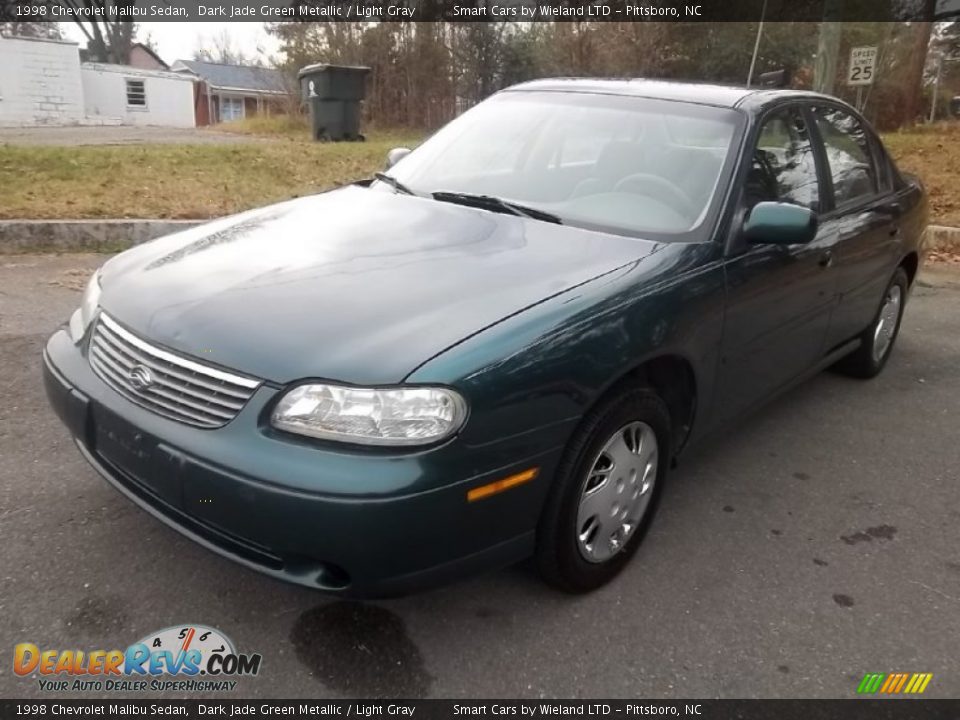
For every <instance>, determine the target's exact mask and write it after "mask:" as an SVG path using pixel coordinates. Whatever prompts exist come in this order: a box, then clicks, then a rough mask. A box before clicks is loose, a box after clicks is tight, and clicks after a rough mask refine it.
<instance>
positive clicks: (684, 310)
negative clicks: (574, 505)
mask: <svg viewBox="0 0 960 720" xmlns="http://www.w3.org/2000/svg"><path fill="white" fill-rule="evenodd" d="M724 292H725V290H724V271H723V265H722V262H721V253H720V248H719V247H718V246H717V245H715V244H712V243H703V244H674V245H671V244H665V245H664V246H663V247H662V248H661V249H659V250H658V251H657V252H655V253H653V254H651V255H649V256H647V257H646V258H643V259H642V260H639V261H637V262H636V263H634V264H632V265H629V266H627V267H624V268H621V269H620V270H618V271H617V272H615V273H611V274H608V275H605V276H603V277H601V278H598V279H596V280H594V281H592V282H589V283H587V284H586V285H584V286H582V287H580V288H578V289H577V290H576V291H574V292H571V293H567V294H565V295H563V296H560V297H557V298H554V299H552V300H550V301H547V302H544V303H541V304H540V305H537V306H535V307H533V308H530V309H529V310H527V311H525V312H523V313H519V314H518V315H516V316H514V317H511V318H508V319H507V320H505V321H503V322H501V323H499V324H498V325H496V326H494V327H491V328H489V329H487V330H485V331H484V332H482V333H480V334H478V335H476V336H474V337H471V338H469V339H467V340H465V341H464V342H462V343H460V344H458V345H456V346H454V347H452V348H450V349H448V350H447V351H445V352H444V353H442V354H440V355H438V356H437V357H435V358H433V359H431V360H430V361H428V362H427V363H425V364H424V365H422V366H421V367H419V368H417V369H416V370H415V371H414V372H413V373H411V374H410V375H409V376H408V377H407V378H406V381H408V382H417V383H444V384H449V385H452V386H454V387H456V388H457V389H458V390H460V391H461V392H462V393H463V394H464V396H465V397H466V399H467V401H468V403H469V404H470V420H469V422H468V423H467V425H466V427H465V428H464V430H463V431H462V433H461V440H462V441H463V442H464V443H465V444H466V445H467V446H474V447H477V446H483V445H486V444H489V443H492V442H495V441H497V440H501V439H503V438H504V437H510V436H515V435H524V434H528V435H529V437H530V438H531V439H533V438H536V442H537V443H544V444H545V446H546V445H556V444H564V443H566V441H567V439H568V438H569V435H570V433H571V432H572V431H573V429H574V428H575V427H576V425H577V423H578V422H579V420H580V418H581V417H582V416H583V415H584V414H585V413H586V412H587V411H588V410H589V408H590V407H591V406H592V405H593V404H594V403H595V402H596V401H597V399H598V398H599V397H601V396H602V395H603V393H604V392H605V391H607V390H608V389H609V388H610V387H611V386H612V385H614V384H615V383H616V382H618V381H619V380H620V379H622V378H623V377H624V376H625V375H627V374H628V373H630V372H632V371H633V370H635V369H636V368H637V367H638V366H640V365H642V364H643V363H644V362H645V361H647V360H649V359H652V358H655V357H659V356H662V355H678V356H680V357H683V358H685V359H687V361H688V362H689V363H690V365H691V367H692V368H693V370H694V375H695V379H696V386H697V389H698V398H697V406H698V407H699V408H701V412H699V413H698V415H699V416H700V417H701V418H703V417H705V415H706V414H709V413H705V412H704V411H705V410H706V409H707V408H708V407H709V404H710V400H712V397H713V384H714V374H715V370H716V364H717V361H718V353H719V347H720V338H721V335H722V330H723V309H724ZM704 424H705V423H704V422H700V421H698V422H696V423H695V424H694V428H693V431H692V434H691V437H693V436H695V435H698V434H700V431H701V430H702V429H703V427H704ZM531 449H532V448H531ZM544 449H545V448H544Z"/></svg>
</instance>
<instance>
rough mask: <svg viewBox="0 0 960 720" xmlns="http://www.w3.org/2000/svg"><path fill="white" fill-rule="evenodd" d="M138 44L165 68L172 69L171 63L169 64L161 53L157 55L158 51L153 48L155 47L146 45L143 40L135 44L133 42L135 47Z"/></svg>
mask: <svg viewBox="0 0 960 720" xmlns="http://www.w3.org/2000/svg"><path fill="white" fill-rule="evenodd" d="M137 46H139V47H140V48H141V49H143V50H145V51H146V52H147V53H148V54H149V55H150V57H152V58H153V59H154V60H156V61H157V62H158V63H160V64H161V65H163V69H164V70H169V69H170V65H169V64H167V63H166V61H164V59H163V58H162V57H160V56H159V55H157V53H156V52H155V51H154V50H153V48H151V47H150V46H149V45H144V44H143V43H142V42H137V43H134V44H133V47H137Z"/></svg>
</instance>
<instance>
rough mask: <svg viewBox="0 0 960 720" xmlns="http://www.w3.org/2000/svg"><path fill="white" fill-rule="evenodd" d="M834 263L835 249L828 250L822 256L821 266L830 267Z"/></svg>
mask: <svg viewBox="0 0 960 720" xmlns="http://www.w3.org/2000/svg"><path fill="white" fill-rule="evenodd" d="M831 265H833V251H832V250H826V251H824V253H823V255H821V256H820V267H822V268H828V267H830V266H831Z"/></svg>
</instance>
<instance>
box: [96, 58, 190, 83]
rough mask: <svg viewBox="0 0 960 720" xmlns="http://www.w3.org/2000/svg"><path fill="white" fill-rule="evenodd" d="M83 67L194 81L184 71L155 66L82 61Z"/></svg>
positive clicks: (125, 73) (132, 74) (122, 73)
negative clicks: (143, 66)
mask: <svg viewBox="0 0 960 720" xmlns="http://www.w3.org/2000/svg"><path fill="white" fill-rule="evenodd" d="M80 67H81V68H91V69H93V70H102V71H104V72H112V73H117V74H118V75H128V76H131V77H134V76H140V77H158V78H166V79H167V80H183V81H185V82H191V83H192V82H193V81H194V79H193V78H192V77H188V76H187V75H184V74H183V73H175V72H170V71H169V70H156V69H154V68H139V67H134V66H132V65H116V64H114V63H98V62H82V63H80Z"/></svg>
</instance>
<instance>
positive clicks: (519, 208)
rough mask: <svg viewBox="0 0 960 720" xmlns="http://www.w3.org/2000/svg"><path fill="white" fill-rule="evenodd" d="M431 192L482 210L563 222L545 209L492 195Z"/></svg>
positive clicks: (557, 222)
mask: <svg viewBox="0 0 960 720" xmlns="http://www.w3.org/2000/svg"><path fill="white" fill-rule="evenodd" d="M431 194H432V195H433V199H434V200H439V201H440V202H449V203H456V204H458V205H467V206H468V207H476V208H481V209H483V210H493V211H494V212H506V213H508V214H510V215H521V216H523V217H528V218H533V219H534V220H543V221H544V222H549V223H556V224H557V225H562V224H563V221H562V220H561V219H560V218H559V217H558V216H556V215H554V214H553V213H549V212H547V211H546V210H538V209H537V208H532V207H527V206H525V205H518V204H516V203H512V202H509V201H507V200H501V199H500V198H498V197H494V196H492V195H472V194H470V193H461V192H448V191H446V190H438V191H437V192H435V193H431Z"/></svg>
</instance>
